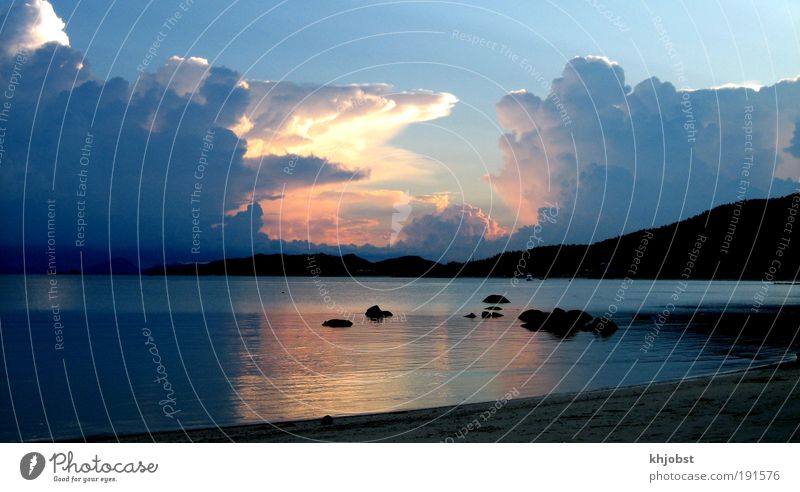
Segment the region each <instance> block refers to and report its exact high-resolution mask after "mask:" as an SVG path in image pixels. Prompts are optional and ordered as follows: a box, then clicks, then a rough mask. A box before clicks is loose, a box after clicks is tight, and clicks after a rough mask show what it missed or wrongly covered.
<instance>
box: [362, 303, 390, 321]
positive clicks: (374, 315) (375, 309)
mask: <svg viewBox="0 0 800 492" xmlns="http://www.w3.org/2000/svg"><path fill="white" fill-rule="evenodd" d="M364 314H365V315H366V317H367V318H369V319H371V320H373V321H378V320H381V319H383V318H389V317H391V316H394V315H393V314H392V312H391V311H384V310H382V309H381V308H380V306H378V305H377V304H376V305H374V306H371V307H370V308H369V309H367V312H365V313H364Z"/></svg>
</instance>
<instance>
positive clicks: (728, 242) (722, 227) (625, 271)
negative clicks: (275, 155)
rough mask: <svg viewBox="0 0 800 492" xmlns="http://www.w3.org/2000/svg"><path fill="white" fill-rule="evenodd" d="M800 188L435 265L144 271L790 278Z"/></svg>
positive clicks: (333, 259) (263, 262) (237, 265)
mask: <svg viewBox="0 0 800 492" xmlns="http://www.w3.org/2000/svg"><path fill="white" fill-rule="evenodd" d="M798 210H800V192H796V193H795V194H792V195H789V196H785V197H782V198H772V199H757V200H756V199H754V200H746V201H739V202H736V203H733V204H728V205H721V206H719V207H716V208H714V209H712V210H710V211H707V212H704V213H702V214H700V215H697V216H695V217H692V218H689V219H686V220H683V221H680V222H675V223H673V224H670V225H666V226H663V227H659V228H655V229H646V230H642V231H638V232H633V233H630V234H625V235H623V236H619V237H616V238H612V239H607V240H605V241H601V242H598V243H595V244H592V245H562V246H543V247H537V248H534V249H531V250H527V251H511V252H505V253H501V254H498V255H495V256H493V257H491V258H486V259H482V260H476V261H469V262H466V263H458V262H451V263H447V264H440V263H436V262H434V261H430V260H426V259H424V258H420V257H418V256H404V257H400V258H393V259H388V260H383V261H377V262H371V261H368V260H365V259H363V258H360V257H358V256H356V255H352V254H349V255H344V256H341V257H338V256H331V255H327V254H313V255H280V254H273V255H255V256H253V257H248V258H237V259H229V260H218V261H213V262H210V263H205V264H198V265H196V266H195V264H193V263H192V264H181V265H169V266H167V267H156V268H151V269H149V270H148V271H147V273H150V274H163V273H164V272H165V271H166V273H168V274H170V275H194V274H195V268H196V269H197V272H198V273H199V274H200V275H254V274H256V275H289V276H348V275H353V276H389V277H419V276H427V277H512V278H513V277H517V278H520V280H523V279H524V277H526V276H527V275H528V274H530V275H531V276H533V277H538V278H547V277H590V278H598V277H610V278H622V277H626V276H631V277H636V278H662V279H666V278H685V279H710V278H714V279H749V280H762V279H763V280H768V281H771V280H794V279H795V278H796V277H797V274H798V267H799V266H800V247H798V244H800V225H798V223H797V222H798V219H799V218H798Z"/></svg>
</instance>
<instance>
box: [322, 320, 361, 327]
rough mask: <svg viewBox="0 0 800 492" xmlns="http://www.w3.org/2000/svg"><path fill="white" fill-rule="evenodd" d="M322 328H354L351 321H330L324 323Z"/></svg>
mask: <svg viewBox="0 0 800 492" xmlns="http://www.w3.org/2000/svg"><path fill="white" fill-rule="evenodd" d="M322 326H329V327H331V328H350V327H351V326H353V322H352V321H350V320H349V319H329V320H328V321H323V322H322Z"/></svg>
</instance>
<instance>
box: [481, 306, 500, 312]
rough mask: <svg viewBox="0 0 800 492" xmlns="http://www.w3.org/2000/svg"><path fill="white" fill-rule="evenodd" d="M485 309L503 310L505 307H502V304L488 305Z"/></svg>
mask: <svg viewBox="0 0 800 492" xmlns="http://www.w3.org/2000/svg"><path fill="white" fill-rule="evenodd" d="M483 309H485V310H487V311H502V310H503V308H501V307H500V306H487V307H485V308H483Z"/></svg>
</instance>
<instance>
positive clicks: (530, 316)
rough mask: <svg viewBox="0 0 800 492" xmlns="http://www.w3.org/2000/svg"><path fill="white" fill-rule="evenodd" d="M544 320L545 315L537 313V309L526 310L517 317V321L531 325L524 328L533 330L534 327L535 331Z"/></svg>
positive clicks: (540, 312) (541, 312)
mask: <svg viewBox="0 0 800 492" xmlns="http://www.w3.org/2000/svg"><path fill="white" fill-rule="evenodd" d="M546 318H547V313H545V312H543V311H539V310H538V309H528V310H527V311H523V312H522V313H520V315H519V316H517V319H519V320H520V321H522V322H523V323H525V324H527V325H531V326H530V327H526V328H533V326H535V327H536V328H535V329H537V330H538V329H539V328H540V327H541V325H542V324H543V323H544V320H545V319H546Z"/></svg>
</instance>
